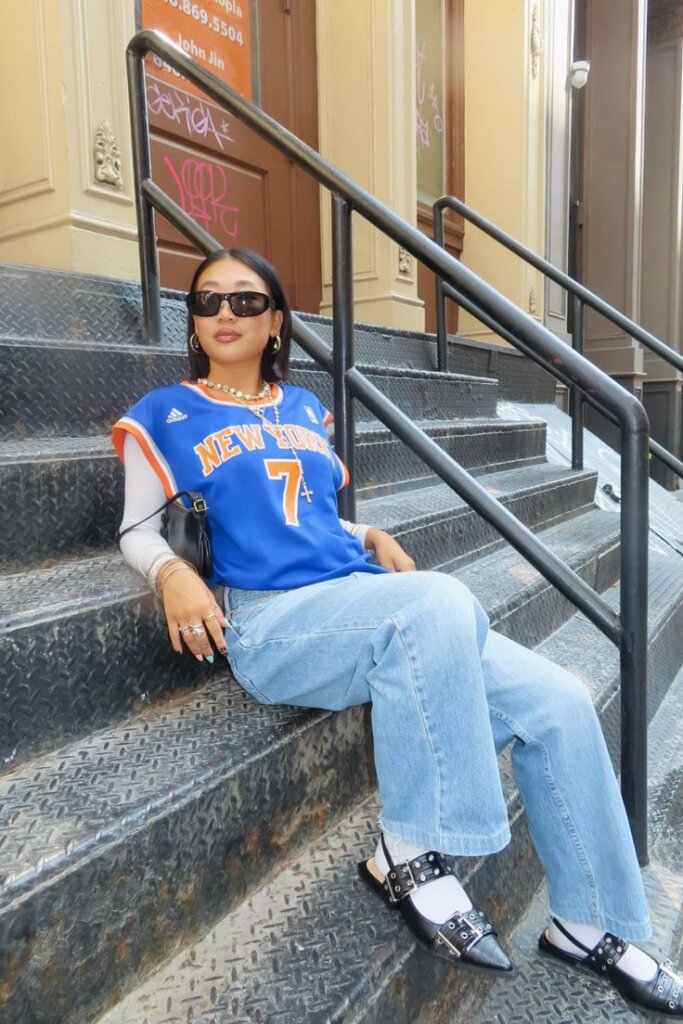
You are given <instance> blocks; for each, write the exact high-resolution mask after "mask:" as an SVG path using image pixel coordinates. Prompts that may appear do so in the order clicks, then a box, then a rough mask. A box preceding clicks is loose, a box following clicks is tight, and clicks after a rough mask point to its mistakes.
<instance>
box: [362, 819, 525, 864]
mask: <svg viewBox="0 0 683 1024" xmlns="http://www.w3.org/2000/svg"><path fill="white" fill-rule="evenodd" d="M379 827H380V828H381V829H382V831H383V832H390V833H391V835H392V836H395V837H396V838H397V839H402V840H403V841H404V842H405V843H413V844H414V845H415V846H422V847H424V849H425V850H438V852H439V853H446V854H448V855H449V856H451V857H481V856H483V855H484V854H488V853H498V852H499V851H500V850H502V849H504V847H506V846H507V845H508V843H509V842H510V829H509V828H508V826H507V825H506V826H505V828H502V829H500V831H498V832H494V833H493V835H484V836H475V835H465V836H462V835H460V836H459V835H455V834H454V833H452V832H427V831H423V830H421V829H417V828H411V827H409V826H407V825H406V824H405V823H404V822H401V821H389V820H388V819H387V818H384V817H380V819H379Z"/></svg>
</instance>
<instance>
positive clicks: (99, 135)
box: [95, 121, 123, 189]
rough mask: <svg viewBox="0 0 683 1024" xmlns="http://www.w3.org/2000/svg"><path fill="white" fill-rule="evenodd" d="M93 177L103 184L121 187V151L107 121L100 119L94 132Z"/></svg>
mask: <svg viewBox="0 0 683 1024" xmlns="http://www.w3.org/2000/svg"><path fill="white" fill-rule="evenodd" d="M95 179H96V180H97V181H101V182H103V183H104V184H105V185H114V187H115V188H118V189H122V188H123V178H122V177H121V153H120V152H119V146H118V143H117V141H116V136H115V135H114V132H113V131H112V127H111V125H110V124H109V122H108V121H102V123H101V124H100V126H99V128H98V129H97V132H96V133H95Z"/></svg>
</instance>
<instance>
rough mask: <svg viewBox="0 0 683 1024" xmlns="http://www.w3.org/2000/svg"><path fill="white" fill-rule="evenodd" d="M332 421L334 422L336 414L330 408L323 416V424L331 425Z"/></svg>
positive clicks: (325, 425)
mask: <svg viewBox="0 0 683 1024" xmlns="http://www.w3.org/2000/svg"><path fill="white" fill-rule="evenodd" d="M330 423H334V416H333V415H332V413H331V412H330V410H329V409H325V415H324V416H323V426H324V427H329V425H330Z"/></svg>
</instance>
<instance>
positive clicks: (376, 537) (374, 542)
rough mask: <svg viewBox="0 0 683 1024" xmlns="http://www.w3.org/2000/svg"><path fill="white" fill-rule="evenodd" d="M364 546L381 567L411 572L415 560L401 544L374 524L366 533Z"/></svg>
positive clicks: (393, 570)
mask: <svg viewBox="0 0 683 1024" xmlns="http://www.w3.org/2000/svg"><path fill="white" fill-rule="evenodd" d="M365 547H366V548H367V550H368V551H372V552H373V553H374V555H375V560H376V562H377V564H378V565H381V566H382V568H383V569H390V570H391V571H392V572H413V571H414V569H415V562H414V561H413V560H412V558H411V557H410V555H408V554H406V552H405V551H404V550H403V548H402V547H401V545H400V544H399V543H398V542H397V541H395V540H394V538H393V537H390V536H389V534H388V533H385V531H384V530H378V529H377V527H376V526H371V527H370V529H369V530H368V532H367V533H366V535H365Z"/></svg>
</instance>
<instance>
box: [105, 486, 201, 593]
mask: <svg viewBox="0 0 683 1024" xmlns="http://www.w3.org/2000/svg"><path fill="white" fill-rule="evenodd" d="M183 496H186V497H187V498H189V500H190V502H191V504H190V507H189V508H188V507H187V505H184V504H183V502H182V501H180V500H179V499H180V498H182V497H183ZM208 510H209V506H208V505H207V504H206V502H205V501H204V499H203V497H202V496H201V494H199V493H198V492H197V491H178V492H177V493H176V494H173V495H171V497H170V498H169V499H168V500H167V501H165V502H164V504H163V505H160V506H159V508H157V509H155V510H154V512H150V514H149V515H148V516H145V518H144V519H141V520H140V522H139V523H133V525H132V526H127V527H126V528H125V530H119V532H118V533H117V535H116V539H117V542H118V543H120V542H121V538H122V537H123V536H124V535H125V534H126V533H128V532H129V531H130V530H134V529H135V528H136V526H141V525H142V523H146V522H147V520H148V519H152V518H153V517H154V516H156V515H158V514H159V512H161V513H163V514H162V516H161V536H162V537H163V538H164V540H165V541H167V542H168V545H169V547H170V548H171V550H172V551H173V552H174V553H175V554H176V555H178V557H179V558H184V559H185V561H186V562H189V563H190V564H191V565H193V566H194V567H195V569H196V570H197V572H198V573H199V575H200V576H204V577H207V576H210V575H211V539H210V537H209V521H208V517H207V512H208Z"/></svg>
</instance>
